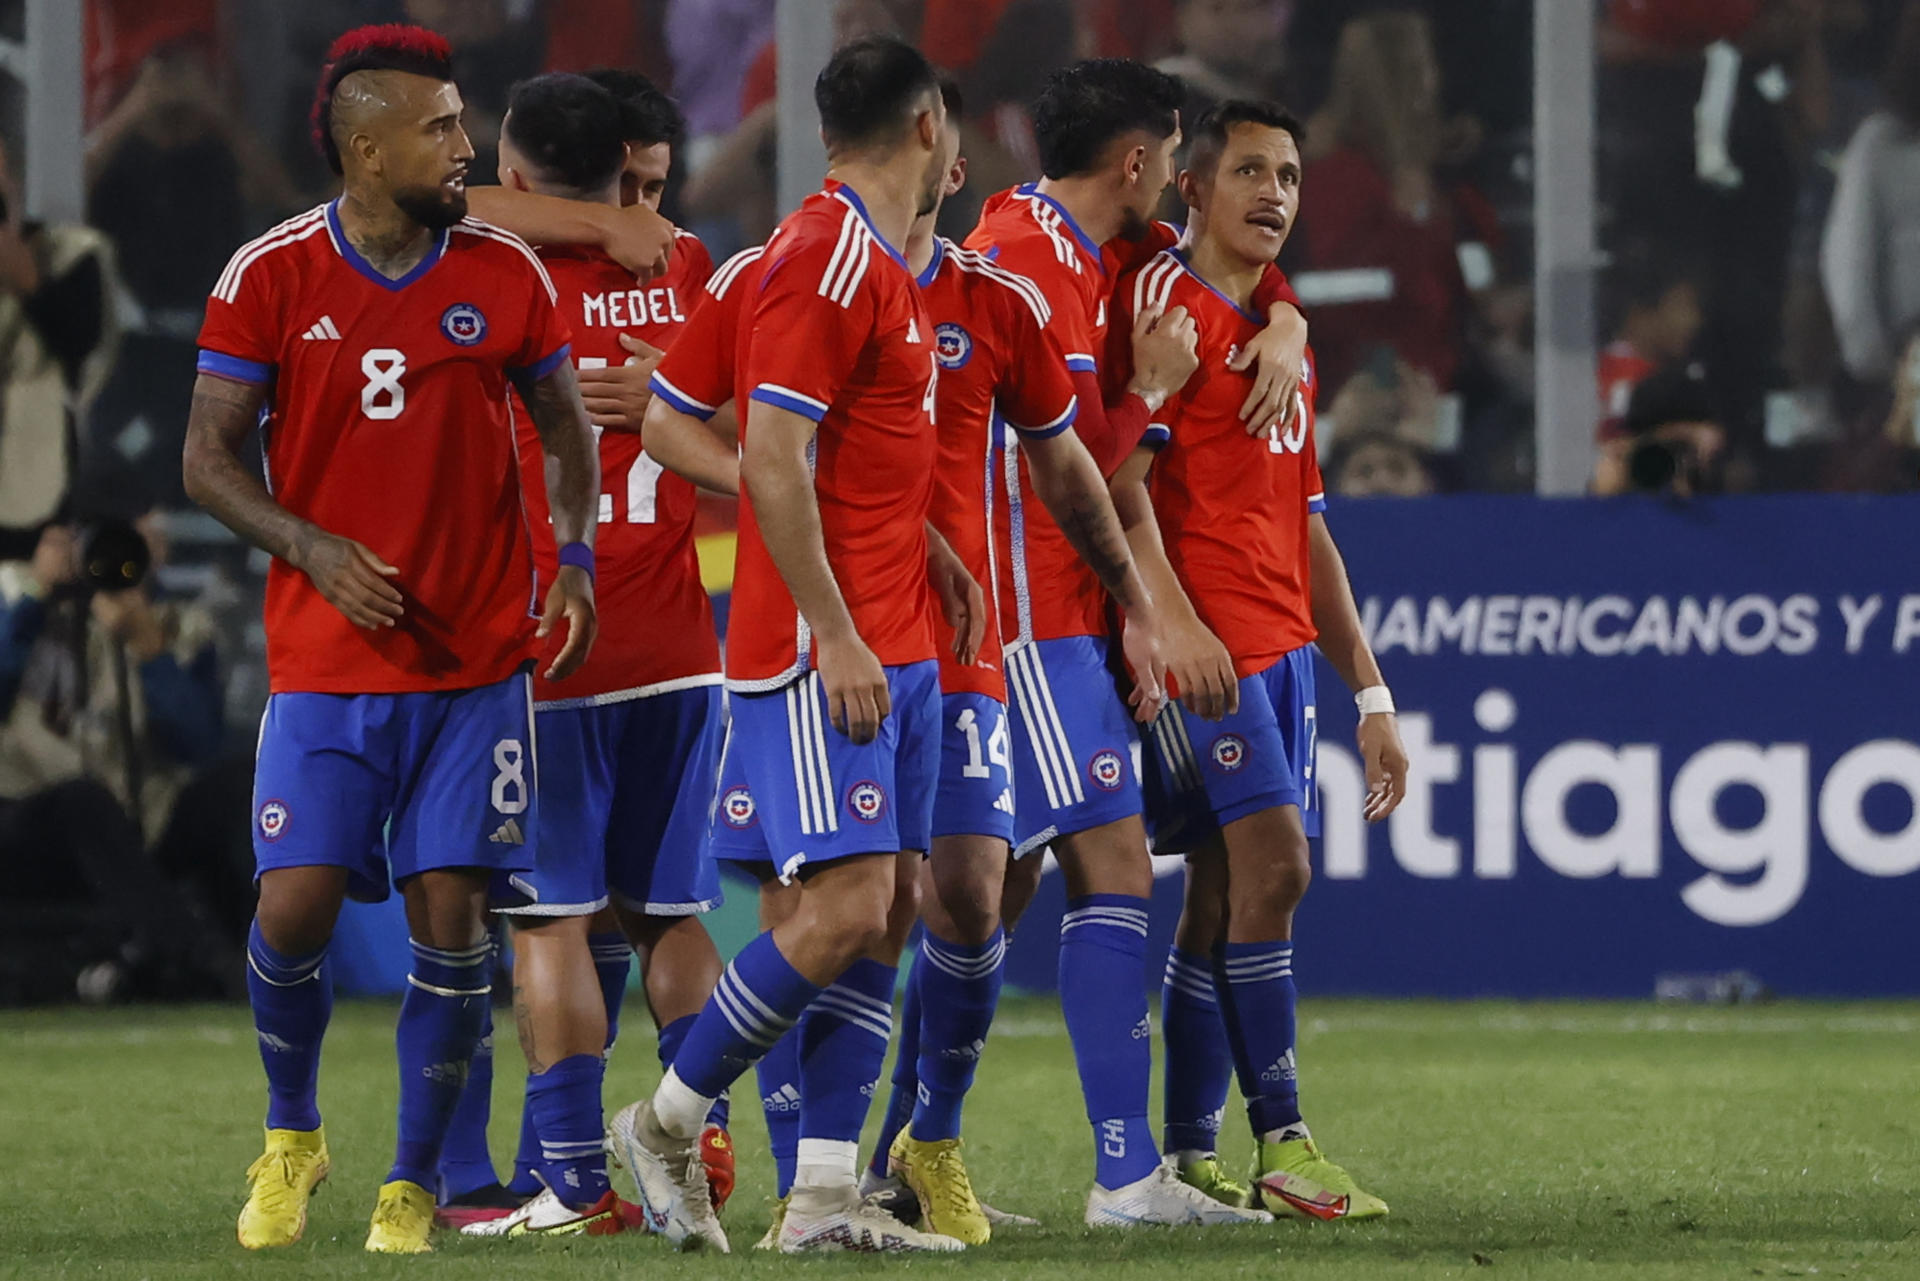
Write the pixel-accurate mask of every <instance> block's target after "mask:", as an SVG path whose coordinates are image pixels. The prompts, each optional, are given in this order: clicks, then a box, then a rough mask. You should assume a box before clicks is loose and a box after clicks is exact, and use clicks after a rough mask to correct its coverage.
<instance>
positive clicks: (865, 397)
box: [612, 38, 965, 1252]
mask: <svg viewBox="0 0 1920 1281" xmlns="http://www.w3.org/2000/svg"><path fill="white" fill-rule="evenodd" d="M814 98H815V102H816V104H817V106H818V107H819V111H820V126H821V134H822V136H823V138H824V140H825V142H826V144H827V155H828V162H829V171H828V181H827V184H826V187H825V189H824V190H823V191H821V192H820V193H819V194H817V195H815V196H812V197H810V198H809V199H808V200H807V201H806V202H805V203H804V204H803V205H802V206H801V208H800V209H799V210H798V211H796V212H795V213H794V214H792V215H791V216H789V217H788V218H787V219H786V221H785V222H783V223H782V224H781V226H780V228H779V230H778V231H777V232H776V233H775V234H774V236H773V238H772V239H771V240H770V241H769V242H768V245H767V249H766V251H765V252H764V253H763V254H761V255H760V257H759V258H758V259H757V260H755V261H754V262H753V263H752V264H751V265H750V266H748V267H746V268H745V269H744V274H743V276H742V278H741V279H740V280H738V281H736V282H735V283H734V284H733V286H732V288H731V290H730V291H729V292H730V293H731V292H732V291H735V290H741V289H745V290H746V291H747V292H746V293H745V294H743V295H742V297H741V300H740V304H739V305H740V326H739V333H738V337H737V359H736V368H735V396H734V399H735V401H736V403H737V404H739V405H742V406H744V407H745V424H744V429H743V432H742V436H741V458H740V464H739V466H740V477H741V491H742V492H741V506H740V539H739V554H738V562H737V568H736V572H735V581H734V602H733V626H732V629H731V631H730V634H729V637H728V645H727V656H726V662H727V684H728V689H729V691H730V694H731V698H730V700H729V708H730V713H731V725H730V727H729V731H728V736H727V740H726V747H725V749H724V750H723V757H722V765H721V776H720V777H721V787H722V791H721V794H720V797H719V802H718V806H717V808H718V810H719V811H720V812H722V813H724V814H726V815H727V816H728V817H729V818H730V819H734V820H737V821H738V825H739V826H741V827H742V828H746V827H751V828H752V829H753V830H755V831H756V832H757V833H758V835H759V838H760V839H761V840H762V841H763V843H764V851H765V860H766V861H767V862H770V863H771V864H772V866H773V867H774V868H775V869H777V870H778V873H779V875H780V877H781V879H783V880H795V879H797V880H799V882H800V891H799V893H798V895H797V896H796V897H797V901H796V902H795V904H794V907H793V911H792V914H791V915H790V916H788V917H787V918H786V919H785V920H783V921H781V922H780V923H779V924H777V925H775V926H774V928H773V929H772V930H771V931H769V932H767V933H763V934H761V935H760V936H759V937H758V938H756V939H755V940H754V941H753V942H751V943H749V944H748V945H747V946H746V948H744V949H743V950H742V951H741V952H740V954H739V955H738V956H736V957H735V958H734V960H733V962H732V963H731V964H730V965H729V966H728V967H727V970H726V973H725V974H724V975H723V976H722V978H721V980H720V984H719V986H718V988H716V990H715V992H714V996H713V999H712V1000H711V1001H710V1002H709V1003H708V1005H707V1007H706V1008H705V1009H704V1010H703V1011H702V1012H701V1014H700V1017H699V1019H698V1020H697V1021H696V1023H695V1024H694V1027H693V1030H692V1031H691V1032H690V1033H689V1034H688V1037H687V1040H686V1043H685V1045H684V1046H683V1047H682V1048H681V1051H680V1055H679V1057H678V1058H676V1059H675V1061H674V1064H673V1066H672V1068H671V1069H669V1070H668V1072H667V1075H666V1078H665V1079H664V1080H663V1081H662V1082H661V1084H660V1087H659V1089H658V1090H656V1091H655V1092H654V1095H653V1097H652V1098H651V1099H650V1100H646V1101H643V1102H640V1103H636V1104H634V1105H632V1106H631V1107H629V1108H627V1109H625V1110H624V1111H623V1112H621V1113H620V1114H619V1115H617V1116H616V1117H615V1118H614V1123H613V1127H612V1130H613V1135H614V1138H615V1142H616V1143H617V1144H618V1147H619V1154H620V1155H621V1157H622V1158H623V1160H624V1161H625V1162H626V1163H627V1165H628V1166H629V1168H630V1169H631V1170H632V1171H633V1174H634V1176H635V1179H636V1182H638V1184H639V1185H640V1190H641V1195H642V1199H643V1203H644V1204H645V1206H646V1208H647V1210H648V1212H649V1214H651V1215H653V1216H655V1217H656V1219H657V1220H658V1221H659V1222H660V1224H661V1226H662V1227H663V1228H664V1229H665V1231H666V1233H667V1235H668V1236H669V1237H670V1238H672V1239H675V1240H677V1241H683V1242H684V1241H688V1240H697V1241H704V1242H711V1243H712V1244H714V1245H715V1246H718V1247H720V1248H724V1247H725V1243H726V1238H725V1234H724V1233H723V1232H721V1230H720V1228H719V1225H718V1223H717V1222H715V1221H714V1219H713V1216H712V1210H711V1207H710V1206H709V1205H708V1204H707V1200H706V1193H705V1184H704V1181H703V1180H702V1179H701V1178H700V1177H699V1169H700V1166H699V1160H698V1153H697V1150H696V1148H695V1142H694V1141H695V1139H696V1138H697V1136H698V1134H699V1130H700V1126H701V1123H702V1121H703V1119H704V1117H705V1115H706V1112H707V1109H708V1108H709V1107H710V1106H711V1105H712V1103H713V1100H714V1099H715V1098H717V1097H718V1095H719V1094H720V1092H721V1091H722V1090H723V1089H725V1088H726V1086H727V1085H728V1084H729V1083H730V1082H731V1081H733V1080H734V1079H735V1078H737V1077H738V1076H739V1075H740V1074H741V1073H743V1072H744V1071H746V1069H747V1068H749V1067H750V1066H752V1065H753V1063H754V1061H755V1060H756V1059H758V1058H760V1057H761V1056H762V1055H763V1054H764V1053H765V1052H766V1051H767V1050H768V1049H769V1048H770V1047H771V1046H772V1045H773V1044H774V1042H775V1041H776V1040H778V1039H779V1038H780V1037H781V1035H782V1034H784V1033H785V1032H786V1031H787V1030H788V1029H789V1028H792V1027H793V1026H794V1025H795V1024H796V1023H797V1022H800V1020H801V1017H802V1015H803V1014H804V1015H805V1016H806V1022H805V1024H804V1025H802V1026H801V1028H800V1034H801V1041H802V1045H803V1047H804V1052H803V1056H802V1060H803V1074H806V1073H812V1072H814V1071H815V1068H816V1065H821V1064H830V1063H833V1062H839V1063H841V1064H843V1065H844V1064H846V1063H849V1062H859V1063H861V1064H862V1065H863V1067H862V1072H863V1073H864V1080H862V1079H861V1076H860V1075H856V1074H853V1073H849V1072H848V1071H846V1070H844V1067H843V1069H842V1070H841V1071H838V1072H833V1073H828V1074H825V1076H826V1079H824V1080H821V1081H819V1082H818V1085H819V1088H818V1089H816V1088H815V1084H814V1082H813V1081H812V1080H809V1081H808V1082H807V1083H806V1084H805V1085H803V1093H804V1094H805V1096H806V1108H807V1111H806V1112H805V1113H804V1114H803V1117H802V1124H803V1130H802V1135H801V1138H800V1141H799V1151H798V1160H797V1173H796V1180H795V1184H794V1187H793V1192H792V1196H791V1199H790V1201H789V1203H788V1207H787V1211H786V1214H785V1217H784V1220H783V1223H782V1226H781V1229H780V1233H779V1246H780V1248H781V1249H782V1250H784V1251H788V1252H799V1251H806V1250H819V1249H829V1250H832V1249H854V1250H888V1251H891V1250H957V1249H961V1248H963V1247H962V1245H961V1243H960V1242H958V1241H956V1240H954V1239H952V1238H950V1237H943V1236H938V1235H934V1234H929V1233H922V1232H918V1231H915V1230H913V1229H911V1228H907V1227H905V1226H903V1225H901V1224H899V1223H898V1222H897V1221H895V1220H894V1219H892V1218H891V1217H890V1216H888V1215H886V1214H885V1213H884V1212H882V1211H879V1210H877V1209H875V1208H874V1207H872V1206H869V1205H867V1204H865V1203H864V1202H862V1201H861V1200H860V1199H859V1197H858V1196H857V1194H856V1179H855V1167H856V1164H857V1160H858V1158H857V1145H858V1140H859V1133H860V1125H861V1122H862V1121H863V1120H864V1118H865V1113H866V1108H867V1103H868V1100H867V1097H866V1094H865V1092H864V1091H865V1090H866V1089H870V1088H871V1085H872V1082H873V1080H874V1078H876V1077H877V1076H878V1074H879V1065H880V1059H881V1056H882V1055H884V1052H885V1047H886V1041H887V1038H888V1036H889V1035H890V1032H891V1023H892V999H891V998H892V984H893V981H894V980H893V975H894V968H893V965H892V964H891V963H889V960H888V958H889V956H893V957H897V947H898V942H897V941H895V940H893V939H892V938H890V930H889V926H890V924H891V923H892V921H893V919H894V918H895V916H896V913H895V898H896V889H897V888H899V887H900V885H901V882H900V880H899V879H897V878H898V871H897V869H898V867H899V865H900V864H901V863H902V862H903V861H904V859H903V854H904V855H905V858H911V859H917V858H918V856H919V853H920V852H922V851H924V850H926V848H927V846H928V844H929V842H930V830H929V829H930V828H931V826H932V821H933V797H934V783H935V779H936V777H937V772H938V768H939V752H940V730H939V715H940V702H939V686H938V672H937V663H936V662H935V642H934V631H933V626H934V616H935V610H936V608H937V606H936V600H935V590H934V588H935V585H936V583H935V581H933V580H936V579H937V580H938V581H939V585H942V586H943V587H944V586H945V585H947V584H950V583H951V582H953V581H954V578H955V577H956V576H957V577H961V578H964V577H965V569H964V567H962V566H959V565H958V563H957V561H955V562H954V564H953V566H952V569H951V570H949V569H947V568H944V567H942V566H941V564H940V559H941V558H940V557H939V556H938V555H937V554H936V552H935V551H934V548H933V546H932V543H933V540H930V539H929V536H928V534H927V531H926V523H925V522H926V515H927V510H928V503H929V500H930V497H931V490H932V473H933V466H934V462H935V457H936V453H937V442H936V440H935V437H934V431H933V422H932V419H931V415H932V412H933V408H934V388H935V376H936V373H937V365H936V362H935V358H934V331H933V322H932V319H931V317H930V316H929V315H928V314H927V311H926V308H925V305H924V304H923V302H922V301H921V299H920V296H919V292H918V290H917V289H916V288H915V287H914V282H913V277H912V274H911V273H910V272H909V271H908V269H907V266H906V263H905V260H904V259H903V258H902V257H901V256H900V252H899V249H898V248H897V246H898V245H900V244H902V243H904V241H905V239H906V235H907V232H908V229H909V228H910V226H911V224H912V222H913V220H914V219H915V218H916V217H918V216H919V215H921V214H924V213H926V212H928V211H930V210H931V209H933V208H934V206H935V204H936V203H937V201H938V199H939V193H940V186H941V183H942V182H943V181H944V179H945V176H946V170H947V166H948V163H949V161H950V159H951V157H950V155H949V149H948V144H947V136H946V133H945V131H944V129H943V115H944V110H943V107H942V104H941V101H940V93H939V85H938V82H937V80H936V78H935V76H934V73H933V69H932V68H931V67H930V66H929V65H928V63H927V61H926V59H925V58H924V57H923V56H922V55H921V54H920V53H919V52H918V51H917V50H915V49H913V48H912V47H910V46H908V45H906V44H903V43H901V42H900V41H897V40H892V39H885V38H869V39H863V40H859V41H855V42H853V43H852V44H849V45H847V46H845V47H843V48H842V49H840V50H839V51H838V52H837V53H836V54H835V55H834V56H833V58H832V59H831V60H830V61H829V63H828V64H827V66H826V68H825V69H824V70H823V71H822V72H821V73H820V75H819V77H818V79H817V80H816V82H815V88H814ZM669 381H670V375H669ZM660 387H661V381H660V380H659V379H656V390H659V389H660ZM708 403H709V404H711V403H712V402H708ZM946 557H947V558H948V559H951V552H950V551H949V552H947V553H946ZM930 569H931V570H933V571H934V572H930ZM945 596H946V593H945V592H943V603H946V604H948V605H949V607H950V608H951V602H950V601H947V600H945ZM734 779H737V780H739V781H738V783H733V782H730V780H734ZM908 883H909V884H910V877H909V880H908ZM908 901H909V902H910V901H911V896H910V890H909V896H908ZM810 1007H811V1008H810ZM849 1041H852V1042H857V1043H859V1045H860V1047H861V1048H860V1049H859V1051H858V1053H857V1054H855V1053H850V1052H848V1051H847V1050H845V1049H843V1048H841V1047H842V1044H843V1043H845V1042H849ZM868 1064H870V1065H871V1066H870V1069H869V1068H867V1067H866V1066H865V1065H868Z"/></svg>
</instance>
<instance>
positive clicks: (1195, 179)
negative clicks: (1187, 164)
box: [1173, 169, 1200, 209]
mask: <svg viewBox="0 0 1920 1281" xmlns="http://www.w3.org/2000/svg"><path fill="white" fill-rule="evenodd" d="M1173 183H1174V188H1175V189H1176V190H1177V191H1179V193H1180V203H1182V204H1184V205H1185V206H1186V207H1187V208H1189V209H1198V208H1199V207H1200V175H1199V174H1197V173H1195V172H1194V171H1193V170H1191V169H1182V170H1181V171H1180V174H1179V176H1178V177H1176V178H1175V179H1174V180H1173Z"/></svg>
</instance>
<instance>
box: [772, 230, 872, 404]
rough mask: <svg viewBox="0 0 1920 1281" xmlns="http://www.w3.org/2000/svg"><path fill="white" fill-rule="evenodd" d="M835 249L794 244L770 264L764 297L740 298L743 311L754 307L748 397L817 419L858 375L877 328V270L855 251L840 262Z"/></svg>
mask: <svg viewBox="0 0 1920 1281" xmlns="http://www.w3.org/2000/svg"><path fill="white" fill-rule="evenodd" d="M837 248H838V246H837V245H831V244H827V243H826V242H825V241H824V240H817V241H812V242H809V243H803V244H801V245H799V246H796V247H795V248H794V249H793V250H792V251H791V252H790V253H789V254H788V255H787V256H786V257H785V258H783V259H781V260H780V261H779V262H776V263H774V264H773V266H772V267H771V268H769V269H768V271H767V273H766V275H765V276H763V277H762V279H761V286H760V291H759V293H758V295H757V296H756V297H754V298H752V299H751V300H745V299H743V300H742V302H741V306H742V309H743V312H744V311H745V310H746V309H748V308H750V309H751V314H750V315H743V317H742V323H743V324H745V325H747V326H748V334H747V341H746V344H745V349H744V351H743V353H742V356H741V359H742V360H743V361H744V362H745V369H744V370H743V371H742V374H743V377H742V378H741V385H742V386H744V387H748V388H750V389H751V390H750V391H748V393H747V397H748V399H750V400H757V401H759V402H760V403H762V404H765V405H772V406H774V407H775V408H776V409H785V410H789V411H790V412H792V413H796V414H799V415H800V416H801V417H803V418H810V419H812V420H813V421H814V422H816V423H817V422H819V421H820V420H821V419H822V418H824V417H826V413H827V408H828V406H830V405H832V404H833V402H834V399H835V397H837V396H838V395H839V394H840V389H841V388H842V387H844V386H845V385H846V383H847V380H848V378H849V377H850V376H851V375H852V373H853V370H854V366H855V365H856V364H857V363H858V361H859V359H860V353H861V351H862V350H863V349H864V348H865V347H866V344H867V339H868V337H869V335H870V334H871V333H872V332H873V326H874V317H875V306H874V291H873V289H872V287H871V285H870V283H869V282H868V281H867V280H866V279H865V276H866V273H867V272H868V271H871V270H872V268H871V266H870V265H866V264H864V263H863V262H862V260H861V259H859V258H854V257H853V255H851V254H847V255H844V256H845V257H847V258H850V259H852V261H853V263H854V264H856V265H853V266H849V265H848V264H847V263H845V262H842V261H840V259H841V258H842V257H843V255H841V254H838V253H836V252H835V250H836V249H837ZM872 256H873V257H878V256H879V255H878V254H877V253H875V254H874V255H872Z"/></svg>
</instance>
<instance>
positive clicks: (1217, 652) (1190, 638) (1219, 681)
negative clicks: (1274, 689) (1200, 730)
mask: <svg viewBox="0 0 1920 1281" xmlns="http://www.w3.org/2000/svg"><path fill="white" fill-rule="evenodd" d="M1167 674H1168V675H1169V676H1171V677H1172V678H1173V686H1174V693H1175V695H1176V696H1177V697H1178V698H1179V699H1180V701H1181V702H1182V703H1184V704H1186V708H1187V710H1188V711H1190V712H1192V713H1193V714H1194V715H1195V716H1198V717H1200V718H1201V719H1202V720H1208V721H1217V720H1219V719H1220V718H1221V717H1222V716H1230V715H1232V714H1233V713H1234V712H1237V711H1239V710H1240V680H1239V678H1238V677H1236V676H1235V675H1234V674H1233V655H1231V654H1229V653H1228V652H1227V647H1226V646H1225V645H1223V644H1221V643H1220V638H1219V637H1218V636H1215V635H1214V634H1213V632H1212V631H1211V630H1209V629H1208V627H1207V625H1206V624H1205V623H1203V622H1201V621H1200V620H1199V619H1198V618H1194V617H1188V618H1185V619H1182V620H1181V621H1179V622H1178V623H1176V624H1174V626H1173V627H1172V628H1170V629H1169V636H1168V643H1167Z"/></svg>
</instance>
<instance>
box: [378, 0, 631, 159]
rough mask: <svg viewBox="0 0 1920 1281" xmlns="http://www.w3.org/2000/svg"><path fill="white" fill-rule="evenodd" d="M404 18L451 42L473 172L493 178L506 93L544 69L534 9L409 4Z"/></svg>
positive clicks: (469, 0)
mask: <svg viewBox="0 0 1920 1281" xmlns="http://www.w3.org/2000/svg"><path fill="white" fill-rule="evenodd" d="M404 16H405V17H406V19H407V21H409V22H413V23H417V24H418V25H420V26H423V27H426V28H428V29H430V30H433V31H437V32H439V33H440V34H441V35H443V36H445V37H446V38H447V39H448V40H449V41H451V42H452V44H453V78H454V82H455V83H456V84H458V85H459V86H460V100H461V102H462V103H463V104H465V106H466V112H465V114H463V115H462V116H461V119H460V123H461V125H462V126H463V127H464V128H465V129H466V131H467V137H468V139H469V140H470V141H471V142H472V143H473V150H474V157H473V166H472V170H471V171H472V172H473V173H476V174H483V175H490V174H493V173H495V172H496V171H498V169H499V167H500V161H499V150H498V148H499V145H500V121H501V119H502V118H504V117H505V116H506V114H507V91H508V90H509V89H511V88H512V87H513V86H514V84H515V83H516V82H517V81H520V80H524V79H526V78H527V77H528V76H531V75H534V74H536V73H537V72H539V70H540V69H541V67H542V65H543V64H544V62H545V60H546V48H545V44H544V40H543V38H542V37H543V36H544V35H545V30H544V28H542V27H540V26H537V25H536V24H535V23H534V22H532V21H531V9H530V6H528V5H526V4H515V3H509V0H406V6H405V12H404ZM580 16H581V17H584V16H585V15H580ZM609 34H610V35H611V34H612V33H609Z"/></svg>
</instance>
